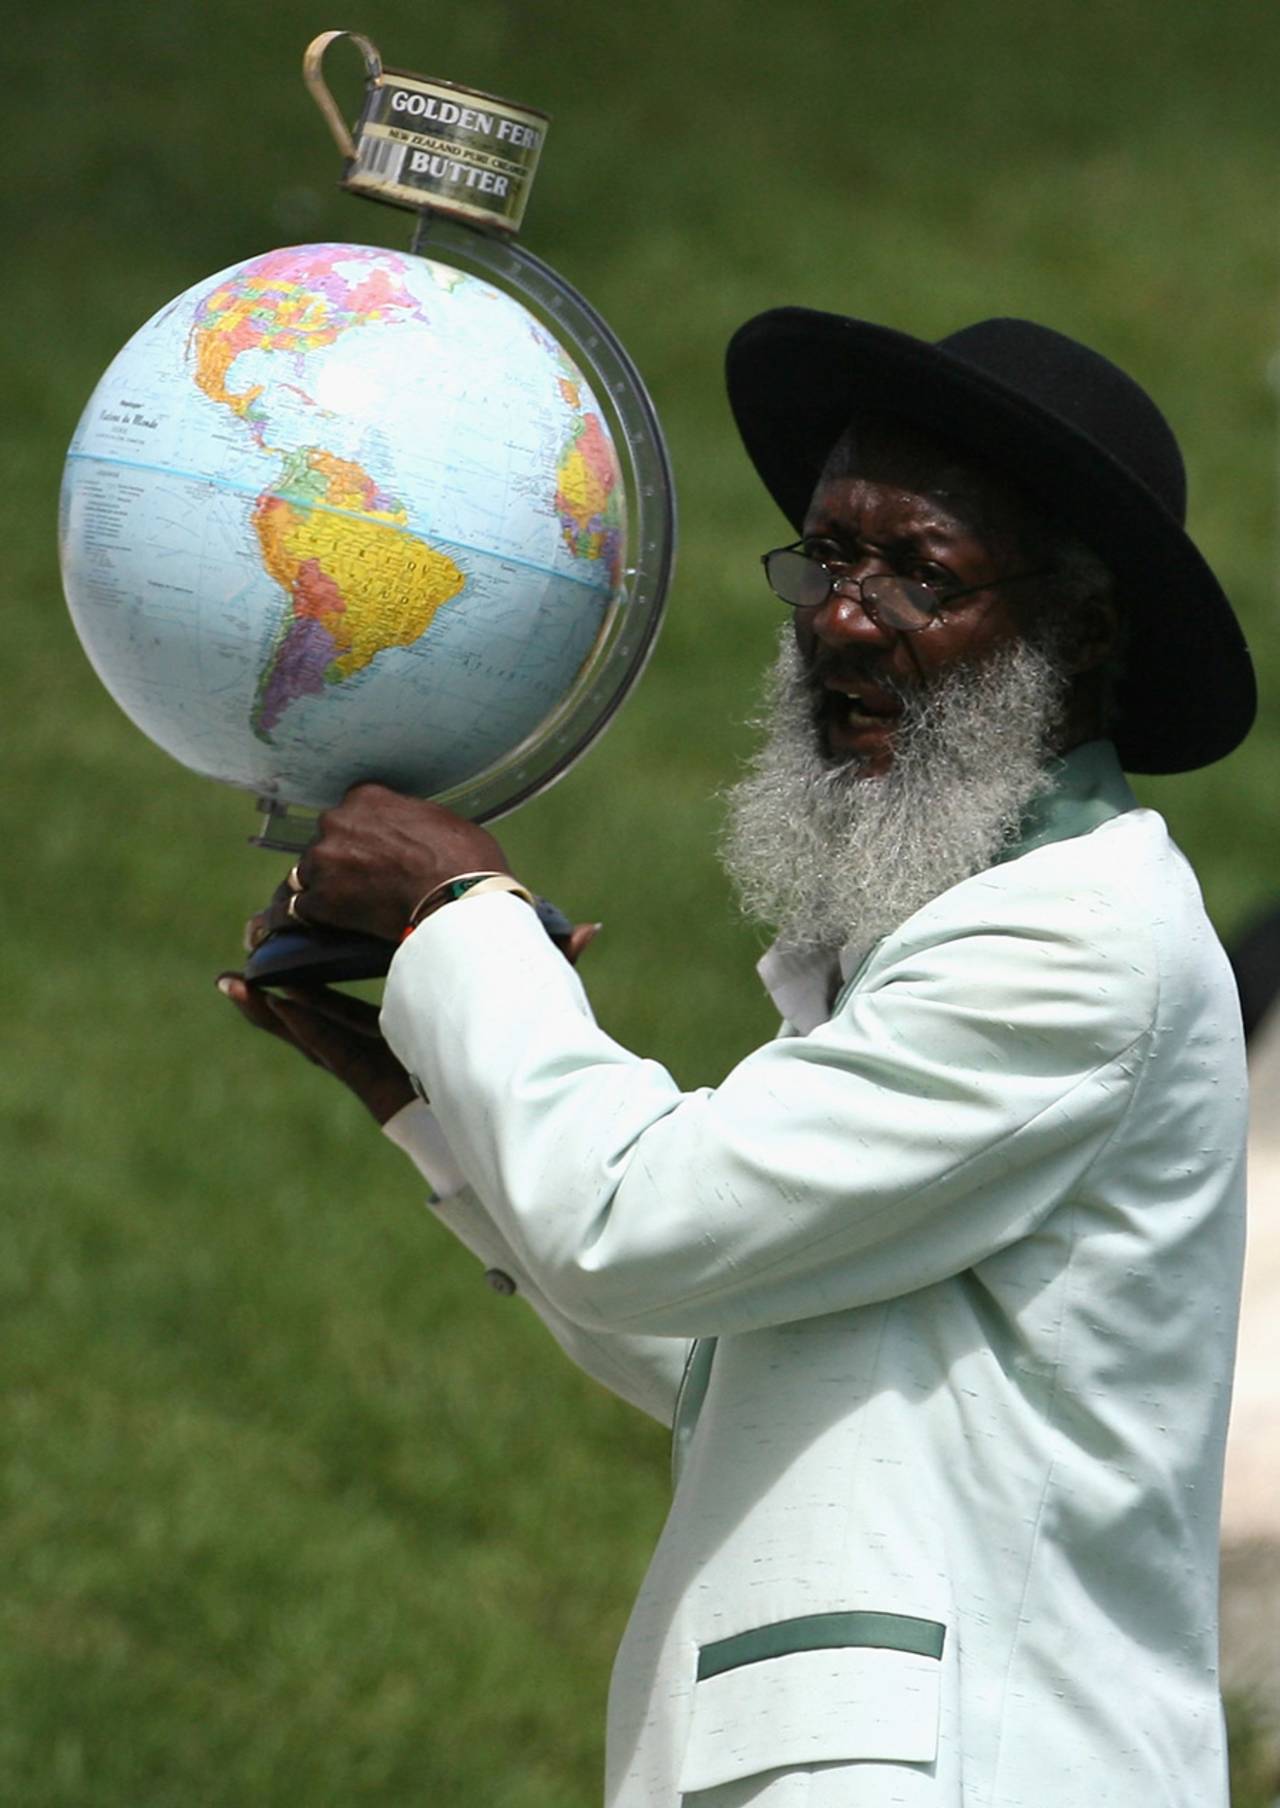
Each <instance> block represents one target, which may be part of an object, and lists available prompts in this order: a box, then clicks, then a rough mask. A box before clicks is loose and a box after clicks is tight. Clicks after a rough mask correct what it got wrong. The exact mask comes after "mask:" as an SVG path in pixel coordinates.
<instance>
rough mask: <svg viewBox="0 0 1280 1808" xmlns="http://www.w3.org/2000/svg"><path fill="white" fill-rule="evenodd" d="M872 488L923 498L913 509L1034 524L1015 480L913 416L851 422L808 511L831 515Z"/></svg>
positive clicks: (981, 524)
mask: <svg viewBox="0 0 1280 1808" xmlns="http://www.w3.org/2000/svg"><path fill="white" fill-rule="evenodd" d="M872 488H874V489H875V490H876V491H879V492H883V493H885V494H889V495H892V496H894V497H895V498H897V499H898V500H900V502H901V504H902V505H903V506H907V505H908V504H910V503H911V502H913V501H914V502H915V503H916V504H917V508H916V509H915V511H914V512H917V513H920V514H934V515H938V516H939V517H941V516H946V517H950V518H951V519H952V520H953V521H956V522H959V523H961V524H964V525H968V526H972V527H975V528H981V529H988V530H995V529H1005V530H1007V529H1009V528H1018V529H1021V528H1024V527H1028V526H1031V525H1032V517H1033V514H1034V513H1035V512H1036V511H1033V510H1032V508H1031V506H1030V504H1029V503H1028V501H1027V500H1026V498H1024V497H1023V496H1022V495H1021V494H1020V492H1019V491H1018V488H1017V486H1016V484H1014V483H1013V482H1011V481H1009V480H1008V479H1006V478H1005V477H1003V476H1002V475H1001V474H1000V473H998V472H996V471H995V470H993V469H992V468H991V466H990V465H989V464H987V463H986V462H985V461H984V460H983V459H981V458H980V457H978V456H976V455H974V454H972V453H969V452H967V451H965V450H964V449H962V448H961V447H959V446H957V445H955V444H953V443H949V442H947V441H945V440H941V439H938V438H936V437H935V436H933V435H931V434H930V433H928V432H927V431H926V430H925V429H923V428H920V427H917V426H915V425H914V424H913V423H911V422H906V421H897V420H892V419H889V418H887V417H884V416H871V417H868V418H866V419H863V420H860V421H857V422H854V423H851V424H850V426H848V427H846V429H845V431H844V432H843V433H842V434H841V435H840V438H839V439H838V440H837V441H836V443H835V445H834V446H833V447H832V448H831V451H830V453H829V454H828V456H827V461H826V463H825V465H824V466H823V470H822V474H821V476H820V477H819V479H818V482H817V485H816V487H815V489H814V492H813V496H812V498H811V499H810V504H809V511H808V512H809V516H814V515H815V514H823V515H829V514H831V513H832V512H833V511H837V512H838V511H839V510H840V509H841V507H842V506H847V504H848V503H850V502H853V501H855V500H860V499H862V498H863V497H864V496H865V494H866V493H868V492H869V491H870V490H871V489H872Z"/></svg>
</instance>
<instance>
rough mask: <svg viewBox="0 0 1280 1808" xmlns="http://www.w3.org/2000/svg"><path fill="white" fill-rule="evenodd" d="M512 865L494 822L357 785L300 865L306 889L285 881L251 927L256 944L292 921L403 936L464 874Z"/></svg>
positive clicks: (326, 819)
mask: <svg viewBox="0 0 1280 1808" xmlns="http://www.w3.org/2000/svg"><path fill="white" fill-rule="evenodd" d="M510 870H511V869H510V867H509V866H508V864H507V857H506V855H505V854H504V853H503V851H502V849H501V847H500V846H499V845H498V843H497V842H496V841H495V840H494V838H493V836H492V835H490V834H489V832H488V831H487V830H486V829H482V828H480V827H479V826H478V825H477V824H476V823H474V822H467V821H466V820H465V819H464V818H463V817H461V816H455V814H454V813H453V811H452V810H446V809H444V808H443V807H442V806H441V805H439V804H429V803H424V802H422V801H421V800H420V799H419V798H413V797H402V796H401V795H400V793H399V792H397V791H389V790H388V789H387V787H386V786H385V785H372V784H365V785H353V786H352V788H351V789H350V791H348V792H347V794H346V796H345V797H344V798H343V800H342V802H341V803H340V804H338V805H337V807H336V808H335V809H332V810H326V811H325V812H324V814H323V815H322V816H321V817H320V818H319V819H318V821H317V823H316V838H315V840H314V841H313V842H312V843H311V846H310V847H309V848H307V850H306V852H305V853H303V854H302V855H301V856H300V857H299V860H298V863H297V866H296V868H295V871H296V873H297V877H298V879H299V880H300V882H301V885H302V890H301V891H300V892H298V893H297V895H296V897H295V898H294V902H293V908H292V910H290V908H289V903H290V897H291V889H290V887H289V886H288V885H287V884H286V885H281V886H279V887H278V888H277V890H276V892H275V895H274V897H273V898H272V900H271V902H270V904H269V905H268V906H267V908H266V910H264V911H262V912H261V913H260V915H258V916H257V917H255V918H254V919H253V920H252V922H251V923H250V926H249V938H250V942H251V945H255V946H256V944H257V942H259V941H261V939H262V937H263V936H264V935H266V934H268V933H269V931H271V930H272V929H279V928H280V927H281V926H282V925H283V924H284V923H285V922H287V921H292V922H294V923H298V924H301V925H302V926H303V927H304V928H305V926H306V925H307V924H308V923H314V924H316V925H317V926H322V927H326V928H332V929H354V930H358V931H360V932H361V933H362V934H365V935H376V936H380V937H381V938H382V939H383V940H384V941H388V942H394V941H398V940H399V938H400V936H401V935H402V934H403V932H404V929H405V926H406V924H407V923H408V921H409V916H410V913H411V911H412V910H413V907H414V905H415V904H417V903H418V902H419V900H420V899H422V898H424V897H425V896H426V894H427V893H428V892H429V891H433V890H434V889H435V887H436V886H437V885H443V884H444V882H445V881H446V880H447V879H456V878H457V877H458V875H459V874H460V873H475V872H486V873H505V872H509V871H510Z"/></svg>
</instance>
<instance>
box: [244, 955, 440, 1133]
mask: <svg viewBox="0 0 1280 1808" xmlns="http://www.w3.org/2000/svg"><path fill="white" fill-rule="evenodd" d="M218 990H219V991H220V992H221V993H223V994H224V996H225V997H227V998H229V999H230V1000H231V1002H232V1004H234V1005H235V1006H236V1008H237V1009H238V1010H239V1012H240V1015H241V1016H242V1017H243V1018H244V1019H245V1021H246V1022H248V1023H251V1024H252V1025H253V1026H254V1028H255V1029H259V1030H266V1032H267V1034H268V1035H271V1036H278V1037H279V1039H280V1041H281V1042H287V1043H288V1044H289V1046H290V1048H295V1049H297V1050H298V1052H299V1054H302V1055H305V1056H306V1058H307V1060H308V1061H312V1062H314V1063H315V1065H316V1066H317V1067H323V1068H325V1069H326V1071H327V1072H329V1073H331V1074H332V1075H333V1076H334V1078H335V1079H338V1080H341V1081H342V1083H343V1085H344V1086H347V1087H349V1088H350V1089H351V1091H352V1092H354V1093H355V1095H356V1097H357V1098H358V1099H359V1100H360V1103H361V1104H362V1105H364V1106H365V1108H366V1109H367V1110H368V1111H369V1112H370V1113H371V1114H372V1116H373V1117H374V1118H375V1119H376V1121H377V1122H378V1123H379V1124H385V1123H386V1122H387V1120H388V1119H389V1118H392V1117H394V1116H395V1114H396V1112H397V1111H399V1110H400V1108H401V1106H403V1105H407V1104H408V1103H409V1101H410V1100H411V1099H412V1098H413V1096H414V1093H413V1087H412V1086H411V1085H410V1084H409V1076H408V1074H407V1073H406V1072H405V1070H404V1068H403V1067H401V1065H400V1063H399V1062H398V1061H397V1060H396V1058H395V1056H394V1055H393V1054H392V1052H391V1050H390V1049H389V1048H388V1047H387V1045H386V1043H385V1042H384V1041H383V1039H382V1035H381V1032H380V1031H379V1029H378V1010H377V1006H376V1005H371V1004H365V1003H364V1001H363V1000H362V999H359V998H352V997H350V996H349V995H348V994H347V993H345V992H333V991H330V990H329V989H328V987H326V986H319V987H315V988H313V989H308V990H307V991H290V990H286V991H282V992H267V991H264V990H263V989H262V988H261V987H260V986H251V985H249V984H248V983H247V982H246V981H245V980H244V979H242V978H241V976H240V974H238V973H221V974H219V976H218Z"/></svg>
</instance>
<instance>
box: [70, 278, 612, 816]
mask: <svg viewBox="0 0 1280 1808" xmlns="http://www.w3.org/2000/svg"><path fill="white" fill-rule="evenodd" d="M627 525H628V524H627V507H626V490H625V485H624V483H623V481H622V472H621V468H620V465H619V459H618V454H617V450H616V447H615V444H614V440H613V436H612V434H611V432H610V428H609V424H608V417H607V415H606V413H605V411H604V410H603V409H602V407H601V405H600V403H599V402H598V400H597V398H596V396H595V395H594V394H593V393H592V389H591V387H590V386H589V384H588V382H587V380H586V378H585V377H584V375H583V374H582V372H581V370H580V369H579V368H578V366H577V365H576V364H575V363H574V361H573V359H572V358H571V356H570V354H569V352H568V351H567V350H566V349H565V348H564V347H563V346H562V345H561V344H560V343H559V342H558V340H557V338H556V337H555V336H553V334H552V333H551V332H549V331H548V329H547V328H546V327H545V326H544V325H543V324H542V323H541V322H540V321H539V320H538V319H537V318H536V317H535V315H534V314H533V313H532V312H530V311H529V310H528V309H527V308H526V307H524V305H523V304H522V303H521V302H520V301H519V300H518V299H516V297H515V296H513V295H510V294H508V293H505V292H504V291H503V290H502V289H500V288H498V287H497V286H495V285H494V284H492V283H490V282H488V281H486V280H484V279H483V278H482V277H480V276H477V275H475V274H471V273H468V272H465V271H463V270H461V269H457V268H454V267H452V266H451V265H449V264H445V263H441V262H434V261H432V260H431V259H429V258H426V257H421V256H411V255H407V254H402V253H399V252H395V251H389V250H383V249H374V248H370V247H366V246H360V245H346V244H317V245H303V246H296V247H291V248H289V249H285V250H277V251H272V252H268V253H267V254H265V255H263V256H260V257H255V258H251V259H249V260H247V261H246V262H244V263H240V264H237V265H235V266H234V267H232V268H231V269H228V270H224V271H223V272H221V274H219V275H217V276H214V277H211V278H209V279H207V280H205V281H203V282H200V283H198V284H196V285H195V286H194V287H193V288H191V289H188V290H187V291H186V293H185V294H183V295H181V296H179V297H178V299H177V300H176V301H174V302H172V303H171V304H170V305H169V306H167V307H165V308H163V309H162V310H161V311H160V312H159V313H158V314H157V315H155V317H154V318H153V319H152V320H150V321H149V322H148V323H147V324H146V325H145V326H143V327H142V328H141V329H140V330H139V331H138V332H137V333H136V334H135V335H134V336H133V338H132V339H131V340H130V341H129V342H128V344H127V345H126V346H125V347H124V349H123V350H122V351H121V352H120V354H119V355H118V357H116V359H115V360H114V361H113V363H112V364H111V365H110V366H109V368H108V369H107V371H106V373H105V375H104V376H103V378H102V380H101V382H100V383H99V384H98V387H97V388H96V390H95V391H94V393H93V395H92V397H91V398H90V400H89V403H88V405H87V407H86V408H85V411H84V414H83V416H82V418H81V421H80V424H79V426H78V428H77V430H76V433H75V436H74V439H73V440H72V444H71V449H70V452H69V454H68V459H67V466H66V475H65V479H64V483H63V494H62V508H61V522H60V548H61V558H62V569H63V582H64V587H65V590H66V595H67V600H68V603H69V606H70V609H71V613H72V617H73V620H74V622H75V625H76V629H77V631H78V633H79V635H80V638H81V640H82V642H83V643H84V646H85V649H86V651H87V653H88V655H89V658H90V659H91V661H92V662H93V665H94V667H95V669H96V670H97V672H98V675H99V677H100V678H101V679H102V681H103V683H104V684H105V685H106V687H107V689H108V690H109V691H110V693H111V695H112V696H113V697H114V698H115V700H116V702H117V703H118V704H119V705H120V706H121V708H122V709H123V710H124V711H125V712H126V714H127V715H128V716H129V717H130V718H131V719H132V721H133V722H134V723H135V724H136V725H137V726H138V727H139V728H141V729H142V730H143V732H144V733H146V734H147V735H148V736H149V737H150V738H151V739H152V740H153V741H155V742H156V743H157V744H158V745H159V746H161V747H162V748H164V749H165V750H166V751H167V752H168V753H170V754H172V755H173V756H174V757H175V758H177V759H178V760H180V761H182V763H183V764H184V765H186V766H188V767H190V768H192V769H193V770H195V771H197V772H200V773H204V774H207V775H209V776H211V777H214V778H218V779H221V780H223V781H225V782H227V783H229V784H232V785H236V786H239V787H241V788H243V789H245V790H248V791H252V792H253V793H255V794H256V795H257V796H260V797H263V798H265V799H268V800H278V801H279V802H280V803H293V804H299V805H303V806H305V807H308V808H312V809H320V808H325V807H327V806H328V805H330V804H332V803H335V802H336V801H337V800H338V799H339V798H340V797H341V796H342V794H343V792H344V791H345V790H346V789H347V787H348V786H349V785H350V784H352V783H354V782H355V781H357V780H360V779H370V778H372V779H377V780H379V781H381V782H383V783H385V784H389V785H393V786H395V787H396V788H398V789H401V790H404V791H409V792H412V793H415V794H416V795H419V796H445V797H449V796H451V795H453V794H455V793H456V792H457V791H458V788H459V787H463V788H465V787H466V785H467V784H468V783H469V782H470V781H472V780H474V779H475V778H476V777H477V775H483V774H486V773H492V772H493V771H494V769H495V768H501V767H502V766H503V763H504V762H512V761H519V760H520V758H521V757H522V755H523V754H524V753H526V752H527V751H528V750H529V749H530V748H532V747H535V746H536V745H537V744H538V743H539V742H540V741H541V740H542V739H543V738H545V737H546V736H547V735H548V734H549V733H550V732H551V731H552V729H553V728H554V726H555V724H556V723H557V721H558V720H559V719H560V717H561V716H562V714H563V712H564V709H565V706H566V699H569V698H571V697H572V696H573V694H574V691H575V686H581V684H582V682H583V680H584V674H589V672H590V670H591V668H592V663H593V660H594V659H595V657H596V655H597V653H598V650H599V648H600V647H601V645H602V644H603V641H604V639H605V637H606V634H607V630H608V629H609V625H610V622H611V620H612V618H613V617H614V616H615V615H616V614H617V612H618V610H619V609H620V607H621V606H622V605H623V604H624V603H625V600H626V585H625V562H626V554H627ZM511 789H512V791H513V792H514V791H516V790H518V789H519V786H518V784H517V783H516V782H515V780H514V779H513V781H512V785H511ZM490 813H493V811H492V810H491V811H490Z"/></svg>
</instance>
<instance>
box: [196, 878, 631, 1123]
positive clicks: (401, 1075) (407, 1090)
mask: <svg viewBox="0 0 1280 1808" xmlns="http://www.w3.org/2000/svg"><path fill="white" fill-rule="evenodd" d="M287 895H288V893H287V888H286V896H287ZM450 908H454V909H458V908H461V909H465V908H466V906H465V904H463V905H460V906H451V907H450ZM264 914H265V913H264ZM255 921H262V918H256V919H255ZM599 933H600V925H599V923H576V924H575V925H574V927H573V930H572V931H571V933H570V935H569V937H568V939H567V941H565V942H562V943H559V944H558V946H559V947H560V948H561V952H562V953H563V954H564V957H565V959H566V960H567V961H568V962H569V964H570V966H573V967H576V966H577V964H578V958H579V956H580V955H581V954H582V953H583V952H584V950H585V949H586V948H587V946H588V944H589V943H591V942H593V941H594V940H595V938H596V936H597V935H598V934H599ZM218 990H219V991H220V992H221V993H222V994H223V996H224V997H226V998H229V999H230V1000H231V1002H232V1004H234V1005H235V1007H236V1009H237V1010H238V1011H239V1012H240V1015H241V1016H242V1017H243V1018H244V1019H245V1021H246V1023H251V1024H252V1025H253V1027H254V1028H255V1029H259V1030H265V1031H266V1032H267V1034H268V1035H270V1036H275V1037H277V1038H278V1039H279V1040H280V1041H281V1042H285V1043H287V1044H288V1045H289V1047H290V1048H293V1049H296V1050H297V1051H298V1053H299V1054H301V1055H305V1056H306V1058H307V1060H308V1061H310V1062H312V1063H313V1064H314V1065H315V1066H316V1067H323V1068H324V1069H325V1071H326V1072H327V1073H331V1074H332V1075H333V1076H334V1078H335V1079H337V1080H341V1081H342V1083H343V1085H344V1086H347V1087H349V1088H350V1090H351V1091H352V1092H354V1093H355V1095H356V1097H357V1098H358V1099H359V1100H360V1103H361V1104H362V1105H363V1106H364V1107H365V1109H366V1110H367V1111H368V1112H369V1113H370V1114H371V1116H372V1117H373V1118H374V1119H375V1121H376V1122H377V1123H379V1124H385V1123H387V1122H388V1120H389V1119H391V1118H393V1117H394V1116H395V1114H396V1112H397V1111H399V1110H400V1109H401V1107H402V1106H404V1105H407V1104H408V1103H409V1102H410V1100H411V1099H412V1098H413V1097H414V1090H413V1087H412V1085H411V1084H410V1081H409V1076H408V1074H407V1073H406V1072H405V1070H404V1068H403V1067H402V1066H401V1065H400V1063H399V1061H397V1060H396V1058H395V1056H394V1055H393V1054H392V1052H391V1050H390V1049H389V1048H388V1047H387V1045H386V1043H385V1042H384V1041H383V1039H382V1032H381V1031H380V1030H379V1028H378V1008H377V1006H376V1005H372V1004H366V1003H365V1002H364V1001H363V999H359V998H353V997H351V996H350V994H348V993H346V992H335V991H332V990H331V989H330V988H329V987H327V986H317V987H308V988H307V989H305V990H302V989H299V988H292V989H290V988H286V989H284V990H282V991H279V992H268V991H266V990H265V989H264V988H263V987H261V986H251V985H250V984H249V983H248V982H247V980H245V979H244V978H243V976H242V975H241V974H239V973H220V974H219V975H218Z"/></svg>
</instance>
